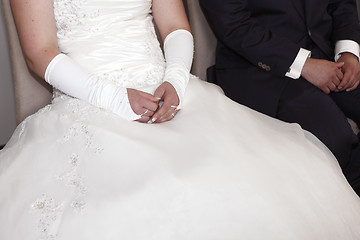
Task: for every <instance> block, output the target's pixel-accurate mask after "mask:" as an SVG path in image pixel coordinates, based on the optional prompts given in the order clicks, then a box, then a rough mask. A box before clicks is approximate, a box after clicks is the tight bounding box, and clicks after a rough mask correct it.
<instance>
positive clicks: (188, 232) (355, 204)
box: [0, 0, 360, 240]
mask: <svg viewBox="0 0 360 240" xmlns="http://www.w3.org/2000/svg"><path fill="white" fill-rule="evenodd" d="M151 3H152V2H151V0H106V1H96V0H54V9H55V16H56V21H57V28H58V38H59V46H60V49H61V51H62V52H64V53H66V54H67V55H68V56H70V57H71V58H72V59H74V60H75V61H77V62H78V63H79V64H81V65H82V66H84V67H85V68H87V69H88V70H89V71H92V72H94V73H96V74H98V76H100V77H101V78H102V79H103V81H113V82H115V83H117V84H118V85H120V86H123V87H132V88H137V89H142V90H144V91H147V92H152V91H154V89H155V88H156V87H157V86H158V85H159V84H160V83H161V81H162V77H163V72H164V66H165V63H164V58H163V55H162V52H161V48H160V46H159V43H158V41H157V38H156V34H155V31H154V26H153V23H152V16H151ZM0 239H1V240H40V239H41V240H44V239H46V240H49V239H51V240H99V239H101V240H119V239H122V240H140V239H142V240H170V239H171V240H185V239H189V240H210V239H211V240H239V239H247V240H248V239H276V240H279V239H284V240H285V239H286V240H291V239H299V240H304V239H306V240H309V239H314V240H319V239H326V240H329V239H334V240H339V239H341V240H349V239H360V200H359V198H358V196H357V195H356V194H355V193H354V192H353V190H352V189H351V187H350V186H349V185H348V184H347V182H346V180H345V178H344V176H343V175H342V173H341V169H340V168H339V166H338V163H337V161H336V159H335V158H334V157H333V155H332V154H331V153H330V152H329V150H328V149H327V148H326V147H325V146H324V145H323V144H322V143H320V141H318V140H317V139H316V138H315V137H314V136H313V135H312V134H310V133H308V132H306V131H303V130H302V129H301V128H300V127H299V125H297V124H287V123H284V122H281V121H278V120H275V119H273V118H270V117H267V116H265V115H262V114H260V113H258V112H255V111H253V110H250V109H248V108H246V107H244V106H242V105H239V104H237V103H235V102H233V101H231V100H229V99H228V98H226V97H225V96H224V95H223V94H222V92H221V90H220V89H219V88H218V87H216V86H215V85H212V84H209V83H206V82H204V81H201V80H199V79H197V78H196V77H191V79H190V83H189V85H188V87H187V92H186V95H185V99H184V102H183V109H182V110H181V111H180V112H179V113H178V114H177V115H176V117H175V118H174V119H173V120H172V121H169V122H166V123H162V124H142V123H138V122H129V121H126V120H123V119H121V118H119V117H118V116H116V115H114V114H112V113H110V112H108V111H106V110H103V109H99V108H96V107H94V106H91V105H89V104H88V103H86V102H84V101H81V100H78V99H74V98H71V97H68V96H65V95H63V94H61V93H59V92H55V97H54V100H53V103H52V104H50V105H48V106H46V107H45V108H43V109H41V110H40V111H39V112H38V113H36V114H34V115H32V116H30V117H28V118H27V119H26V120H25V121H24V122H22V123H21V124H20V125H19V126H18V128H17V129H16V131H15V133H14V135H13V137H12V138H11V140H10V142H9V143H8V144H7V146H6V147H5V149H4V150H2V151H1V152H0Z"/></svg>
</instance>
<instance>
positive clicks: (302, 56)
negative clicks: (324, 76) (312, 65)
mask: <svg viewBox="0 0 360 240" xmlns="http://www.w3.org/2000/svg"><path fill="white" fill-rule="evenodd" d="M310 56H311V52H310V51H309V50H306V49H304V48H300V50H299V52H298V54H297V55H296V58H295V60H294V62H293V63H292V64H291V66H290V68H289V70H288V71H287V73H286V74H285V76H286V77H289V78H292V79H298V78H299V77H300V76H301V71H302V69H303V67H304V64H305V62H306V59H307V58H309V57H310Z"/></svg>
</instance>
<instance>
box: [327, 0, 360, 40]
mask: <svg viewBox="0 0 360 240" xmlns="http://www.w3.org/2000/svg"><path fill="white" fill-rule="evenodd" d="M327 10H328V13H329V14H330V16H331V17H332V21H333V32H332V41H333V43H334V44H335V43H336V41H338V40H353V41H355V42H357V43H359V44H360V25H359V17H358V13H357V5H356V1H355V0H330V1H329V6H328V9H327Z"/></svg>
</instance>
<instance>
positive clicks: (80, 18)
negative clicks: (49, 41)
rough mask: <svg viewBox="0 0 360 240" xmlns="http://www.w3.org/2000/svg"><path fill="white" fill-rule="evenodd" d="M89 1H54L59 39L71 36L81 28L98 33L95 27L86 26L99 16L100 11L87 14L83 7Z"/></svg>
mask: <svg viewBox="0 0 360 240" xmlns="http://www.w3.org/2000/svg"><path fill="white" fill-rule="evenodd" d="M86 2H87V0H54V14H55V19H56V27H57V34H58V38H64V37H66V36H68V35H71V34H72V33H73V31H74V29H76V28H77V27H79V26H82V27H84V28H86V29H85V30H87V31H96V28H94V26H91V27H90V26H88V25H85V23H86V22H87V21H88V20H89V19H92V18H96V17H97V16H99V10H98V9H97V10H94V11H92V12H90V13H88V12H85V11H84V9H83V8H82V6H83V5H84V4H85V3H86Z"/></svg>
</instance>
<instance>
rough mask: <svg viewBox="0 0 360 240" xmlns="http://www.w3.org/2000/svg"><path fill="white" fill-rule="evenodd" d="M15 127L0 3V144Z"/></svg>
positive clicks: (7, 53) (12, 93)
mask: <svg viewBox="0 0 360 240" xmlns="http://www.w3.org/2000/svg"><path fill="white" fill-rule="evenodd" d="M14 129H15V104H14V91H13V85H12V76H11V65H10V59H9V51H8V43H7V39H6V29H5V22H4V17H3V9H2V5H1V4H0V145H4V144H5V143H6V142H7V141H8V140H9V138H10V136H11V134H12V132H13V131H14Z"/></svg>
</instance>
